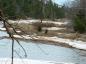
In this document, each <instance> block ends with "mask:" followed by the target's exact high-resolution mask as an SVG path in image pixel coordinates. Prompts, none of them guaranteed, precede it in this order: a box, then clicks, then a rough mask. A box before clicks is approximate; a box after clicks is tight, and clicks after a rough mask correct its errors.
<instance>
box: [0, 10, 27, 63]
mask: <svg viewBox="0 0 86 64" xmlns="http://www.w3.org/2000/svg"><path fill="white" fill-rule="evenodd" d="M0 19H1V20H2V21H3V25H4V27H5V28H6V32H7V33H8V35H9V37H10V38H11V39H12V57H11V59H12V61H11V64H13V59H14V41H16V42H17V43H18V44H19V45H20V47H21V48H22V49H23V51H24V53H25V57H27V54H26V51H25V49H24V48H23V46H22V45H21V44H20V42H19V41H18V40H17V39H16V38H15V37H14V36H13V34H12V33H11V32H10V30H9V27H8V26H10V27H11V28H12V29H13V31H14V32H15V33H16V34H17V35H20V34H18V33H17V31H16V30H15V28H14V27H13V26H12V25H11V24H10V23H9V22H8V19H7V18H6V17H5V16H4V14H3V11H1V10H0ZM20 36H21V35H20ZM21 37H22V36H21Z"/></svg>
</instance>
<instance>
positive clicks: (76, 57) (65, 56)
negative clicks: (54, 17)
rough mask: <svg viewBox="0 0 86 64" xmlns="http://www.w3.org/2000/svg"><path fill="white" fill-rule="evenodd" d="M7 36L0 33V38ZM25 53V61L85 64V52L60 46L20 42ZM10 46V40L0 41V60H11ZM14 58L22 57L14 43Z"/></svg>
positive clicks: (22, 53)
mask: <svg viewBox="0 0 86 64" xmlns="http://www.w3.org/2000/svg"><path fill="white" fill-rule="evenodd" d="M5 35H7V34H6V33H5V32H2V31H0V37H1V36H5ZM20 43H21V44H22V46H23V47H24V48H25V50H26V53H27V59H34V60H47V61H55V62H71V63H75V64H86V51H81V50H78V49H74V48H65V47H61V46H54V45H47V44H41V42H39V44H38V43H37V44H36V42H35V41H20ZM11 44H12V41H11V40H10V39H2V40H0V58H11ZM14 51H15V52H14V57H15V58H20V57H19V55H20V56H22V58H25V57H24V51H23V50H22V49H21V47H20V46H19V45H18V44H17V42H15V45H14Z"/></svg>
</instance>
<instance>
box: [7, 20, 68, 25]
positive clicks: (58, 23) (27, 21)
mask: <svg viewBox="0 0 86 64" xmlns="http://www.w3.org/2000/svg"><path fill="white" fill-rule="evenodd" d="M8 22H10V23H27V24H30V23H34V22H40V20H37V19H32V20H22V19H21V20H15V21H14V20H8ZM42 22H43V23H53V24H57V25H59V26H61V25H67V24H68V23H69V22H68V21H65V22H61V21H57V22H55V21H49V20H47V21H42Z"/></svg>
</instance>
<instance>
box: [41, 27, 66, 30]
mask: <svg viewBox="0 0 86 64" xmlns="http://www.w3.org/2000/svg"><path fill="white" fill-rule="evenodd" d="M42 29H43V30H46V29H47V30H65V28H58V27H50V28H46V27H45V28H42Z"/></svg>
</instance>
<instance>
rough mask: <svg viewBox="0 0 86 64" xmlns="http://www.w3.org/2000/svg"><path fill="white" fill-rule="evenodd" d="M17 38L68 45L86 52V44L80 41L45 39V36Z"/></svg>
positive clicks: (17, 36) (16, 36) (56, 38)
mask: <svg viewBox="0 0 86 64" xmlns="http://www.w3.org/2000/svg"><path fill="white" fill-rule="evenodd" d="M14 37H15V38H19V39H23V38H24V39H31V40H42V41H51V42H57V44H58V42H59V43H61V44H62V43H63V44H67V45H69V46H72V47H74V48H78V49H82V50H86V42H83V41H79V40H71V39H63V38H58V37H45V36H32V37H31V36H29V35H27V36H24V35H22V37H21V36H19V35H14Z"/></svg>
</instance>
